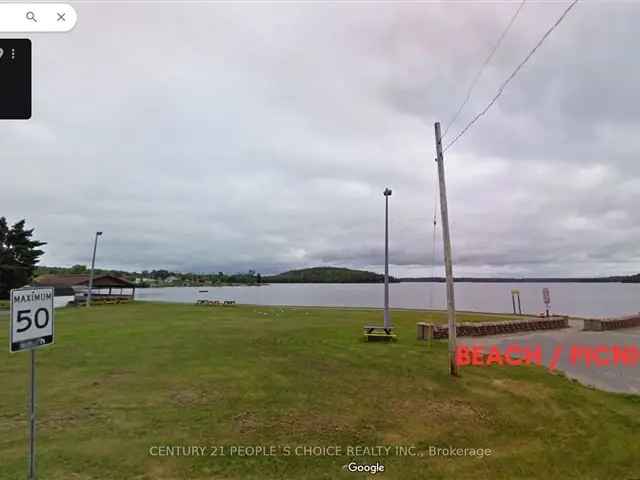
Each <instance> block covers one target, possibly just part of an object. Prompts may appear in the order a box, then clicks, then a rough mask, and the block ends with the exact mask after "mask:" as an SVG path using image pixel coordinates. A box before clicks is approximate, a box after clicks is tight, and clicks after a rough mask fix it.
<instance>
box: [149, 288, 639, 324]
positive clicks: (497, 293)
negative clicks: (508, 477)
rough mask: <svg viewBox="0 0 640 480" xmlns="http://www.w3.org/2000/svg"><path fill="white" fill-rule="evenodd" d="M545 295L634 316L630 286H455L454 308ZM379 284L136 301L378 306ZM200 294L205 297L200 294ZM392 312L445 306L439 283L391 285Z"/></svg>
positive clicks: (162, 293) (576, 311)
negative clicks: (515, 292)
mask: <svg viewBox="0 0 640 480" xmlns="http://www.w3.org/2000/svg"><path fill="white" fill-rule="evenodd" d="M544 287H548V288H549V289H550V291H551V311H552V312H554V313H560V314H566V315H574V316H582V317H604V316H614V315H624V314H630V313H637V312H640V284H632V283H600V284H598V283H548V284H545V283H516V284H511V283H457V284H456V290H455V294H456V308H457V309H458V310H471V311H477V312H504V313H510V312H512V311H513V307H512V304H511V289H512V288H517V289H519V290H520V298H521V302H522V310H523V313H528V314H535V313H540V312H543V311H544V303H543V301H542V289H543V288H544ZM383 288H384V286H383V285H382V284H274V285H264V286H260V287H167V288H145V289H139V290H136V300H148V301H162V302H179V303H194V302H195V301H196V300H197V299H207V300H235V301H236V302H237V303H245V304H256V305H291V306H335V307H382V306H383V302H384V297H383V292H384V290H383ZM201 290H206V291H207V293H200V291H201ZM389 296H390V304H391V306H392V307H395V308H436V309H444V308H446V293H445V284H444V283H393V284H391V285H390V293H389Z"/></svg>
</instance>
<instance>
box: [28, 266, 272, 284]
mask: <svg viewBox="0 0 640 480" xmlns="http://www.w3.org/2000/svg"><path fill="white" fill-rule="evenodd" d="M74 274H76V275H77V274H84V275H88V274H89V269H88V267H87V266H86V265H73V266H72V267H37V269H36V276H38V275H74ZM95 275H96V276H97V275H114V276H116V277H120V278H124V279H126V280H128V281H130V282H132V283H138V284H139V285H140V286H157V285H163V286H199V285H203V286H204V285H233V284H242V285H257V284H260V283H262V275H261V274H259V273H256V272H255V271H254V270H249V271H248V272H247V273H233V274H227V273H224V272H218V273H184V272H173V271H171V270H165V269H160V270H143V271H141V272H128V271H124V270H108V269H102V268H96V269H95Z"/></svg>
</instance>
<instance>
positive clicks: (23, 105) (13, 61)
mask: <svg viewBox="0 0 640 480" xmlns="http://www.w3.org/2000/svg"><path fill="white" fill-rule="evenodd" d="M29 118H31V40H29V39H26V38H25V39H13V38H12V39H0V119H3V120H27V119H29Z"/></svg>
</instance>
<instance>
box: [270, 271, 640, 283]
mask: <svg viewBox="0 0 640 480" xmlns="http://www.w3.org/2000/svg"><path fill="white" fill-rule="evenodd" d="M262 280H263V282H264V283H383V282H384V275H382V274H379V273H375V272H368V271H365V270H353V269H349V268H338V267H313V268H303V269H300V270H289V271H288V272H284V273H280V274H278V275H272V276H264V277H262ZM454 280H455V281H456V282H458V283H461V282H475V283H516V282H519V283H525V282H526V283H532V282H544V283H560V282H563V283H640V273H639V274H636V275H628V276H613V277H579V278H577V277H455V279H454ZM389 281H390V282H393V283H399V282H444V281H445V278H444V277H406V278H403V277H398V278H396V277H392V276H390V277H389Z"/></svg>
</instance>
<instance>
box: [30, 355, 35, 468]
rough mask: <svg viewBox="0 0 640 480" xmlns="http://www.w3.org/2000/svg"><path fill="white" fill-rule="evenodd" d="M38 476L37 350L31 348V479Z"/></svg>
mask: <svg viewBox="0 0 640 480" xmlns="http://www.w3.org/2000/svg"><path fill="white" fill-rule="evenodd" d="M35 478H36V350H35V349H31V396H30V398H29V480H35Z"/></svg>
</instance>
